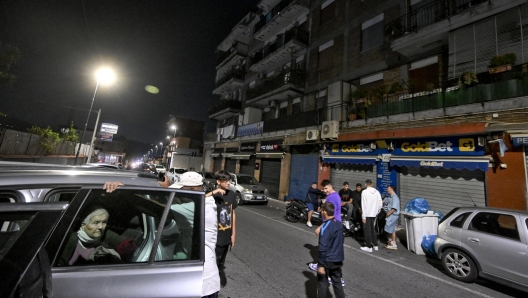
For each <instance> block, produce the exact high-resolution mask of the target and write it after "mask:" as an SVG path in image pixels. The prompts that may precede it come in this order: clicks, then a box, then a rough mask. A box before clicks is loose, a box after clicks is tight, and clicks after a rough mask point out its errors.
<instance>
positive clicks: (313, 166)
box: [288, 154, 319, 200]
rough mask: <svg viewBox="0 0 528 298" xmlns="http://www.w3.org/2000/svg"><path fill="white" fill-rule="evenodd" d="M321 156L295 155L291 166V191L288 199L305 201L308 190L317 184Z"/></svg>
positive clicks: (292, 157)
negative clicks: (313, 183)
mask: <svg viewBox="0 0 528 298" xmlns="http://www.w3.org/2000/svg"><path fill="white" fill-rule="evenodd" d="M318 162H319V155H317V154H314V155H302V154H293V155H292V156H291V165H290V189H289V191H288V197H290V198H296V199H301V200H304V198H305V197H306V190H307V189H308V187H310V185H311V184H312V182H314V181H315V182H317V166H318Z"/></svg>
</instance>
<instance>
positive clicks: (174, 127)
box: [171, 125, 176, 137]
mask: <svg viewBox="0 0 528 298" xmlns="http://www.w3.org/2000/svg"><path fill="white" fill-rule="evenodd" d="M171 128H172V129H174V137H176V125H173V126H172V127H171Z"/></svg>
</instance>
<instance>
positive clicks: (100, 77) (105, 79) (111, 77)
mask: <svg viewBox="0 0 528 298" xmlns="http://www.w3.org/2000/svg"><path fill="white" fill-rule="evenodd" d="M95 77H96V78H97V84H96V85H95V91H94V95H93V97H92V104H91V105H90V109H89V110H88V117H87V118H86V123H85V124H84V130H83V133H82V135H81V139H80V140H79V147H78V148H77V153H76V154H75V160H74V161H73V164H74V165H77V158H78V157H79V152H80V151H81V143H82V141H83V139H84V135H85V134H86V127H87V126H88V121H89V120H90V113H91V112H92V108H93V104H94V101H95V95H96V94H97V89H98V88H99V84H101V85H110V84H112V83H113V82H114V81H115V74H114V72H113V71H112V70H111V69H110V68H108V67H104V68H100V69H99V70H97V71H96V73H95Z"/></svg>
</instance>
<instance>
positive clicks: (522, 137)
mask: <svg viewBox="0 0 528 298" xmlns="http://www.w3.org/2000/svg"><path fill="white" fill-rule="evenodd" d="M510 138H511V139H512V141H513V146H521V145H528V133H512V134H510Z"/></svg>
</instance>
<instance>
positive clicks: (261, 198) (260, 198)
mask: <svg viewBox="0 0 528 298" xmlns="http://www.w3.org/2000/svg"><path fill="white" fill-rule="evenodd" d="M255 199H257V200H264V197H258V196H257V197H255Z"/></svg>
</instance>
